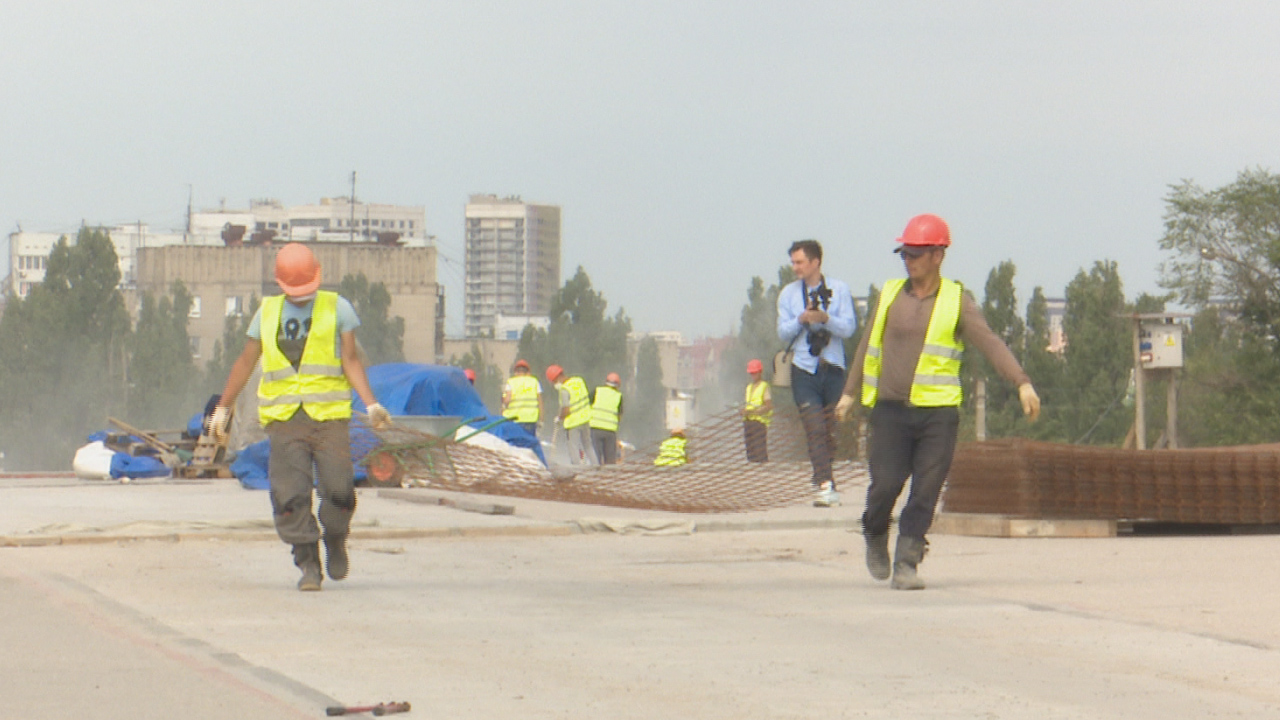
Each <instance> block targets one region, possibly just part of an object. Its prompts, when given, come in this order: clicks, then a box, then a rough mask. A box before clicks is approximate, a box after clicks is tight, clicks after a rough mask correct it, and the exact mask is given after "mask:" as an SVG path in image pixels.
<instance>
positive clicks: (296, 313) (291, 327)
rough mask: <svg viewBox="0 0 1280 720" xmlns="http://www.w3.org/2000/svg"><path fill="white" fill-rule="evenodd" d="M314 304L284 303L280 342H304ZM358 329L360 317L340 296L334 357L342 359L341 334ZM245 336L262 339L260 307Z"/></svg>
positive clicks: (348, 302) (281, 314)
mask: <svg viewBox="0 0 1280 720" xmlns="http://www.w3.org/2000/svg"><path fill="white" fill-rule="evenodd" d="M315 304H316V301H315V300H314V299H313V300H312V301H311V302H309V303H307V304H306V305H301V306H299V305H294V304H293V303H291V302H289V300H288V299H285V301H284V310H283V311H281V313H280V335H279V337H280V339H281V340H306V339H307V335H308V334H309V333H310V332H311V308H312V307H313V306H314V305H315ZM358 327H360V317H359V316H358V315H356V309H355V308H354V307H352V306H351V302H350V301H349V300H347V299H346V298H344V297H342V296H341V295H339V296H338V333H337V335H336V336H335V337H334V343H335V345H336V347H334V353H335V357H342V333H344V332H347V331H349V330H355V329H356V328H358ZM245 334H246V335H248V336H249V337H251V338H253V339H254V340H261V339H262V306H258V311H257V312H256V313H254V314H253V320H250V321H249V329H248V330H247V331H246V332H245Z"/></svg>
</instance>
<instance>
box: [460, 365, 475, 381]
mask: <svg viewBox="0 0 1280 720" xmlns="http://www.w3.org/2000/svg"><path fill="white" fill-rule="evenodd" d="M462 374H463V375H466V376H467V379H468V380H470V381H471V382H475V381H476V371H475V370H472V369H471V368H463V369H462Z"/></svg>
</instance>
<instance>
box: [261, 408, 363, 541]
mask: <svg viewBox="0 0 1280 720" xmlns="http://www.w3.org/2000/svg"><path fill="white" fill-rule="evenodd" d="M347 425H348V422H347V421H346V420H326V421H324V422H317V421H315V420H312V419H311V417H310V416H308V415H307V413H306V411H305V410H302V409H301V408H299V409H298V412H297V413H295V414H294V416H293V417H291V418H289V419H288V420H286V421H284V422H273V423H271V424H269V425H267V426H266V432H267V438H268V439H270V441H271V459H270V460H269V462H268V464H267V475H268V478H269V480H270V482H271V513H272V516H273V517H274V519H275V524H276V533H277V534H278V535H279V536H280V539H281V540H283V541H285V542H286V543H289V544H291V545H297V544H301V543H313V542H316V541H317V540H319V539H320V537H321V531H320V526H321V525H323V526H324V534H325V535H329V536H331V537H342V536H345V535H346V534H347V532H348V531H349V530H350V528H351V516H352V515H353V514H354V513H355V510H356V490H355V478H354V468H353V467H352V465H351V438H350V436H349V435H348V434H347ZM312 488H315V489H316V490H318V491H319V493H320V522H319V524H317V522H316V516H315V515H314V514H313V513H312V507H311V506H312V499H311V493H312Z"/></svg>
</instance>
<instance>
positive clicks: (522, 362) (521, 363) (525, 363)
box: [515, 360, 529, 370]
mask: <svg viewBox="0 0 1280 720" xmlns="http://www.w3.org/2000/svg"><path fill="white" fill-rule="evenodd" d="M515 366H516V367H518V368H524V369H525V370H528V369H529V362H528V361H527V360H517V361H516V365H515Z"/></svg>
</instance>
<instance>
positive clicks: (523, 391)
mask: <svg viewBox="0 0 1280 720" xmlns="http://www.w3.org/2000/svg"><path fill="white" fill-rule="evenodd" d="M502 416H503V417H508V418H511V419H512V420H514V421H515V422H516V424H517V425H519V426H520V427H522V428H524V429H525V430H526V431H527V432H528V433H529V434H530V435H532V436H534V437H535V438H536V437H538V422H539V421H540V420H541V419H542V383H540V382H538V378H536V377H534V376H533V374H532V373H531V372H529V363H528V361H527V360H524V359H520V360H516V364H515V365H513V366H512V367H511V377H509V378H507V384H506V387H504V388H503V390H502Z"/></svg>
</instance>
